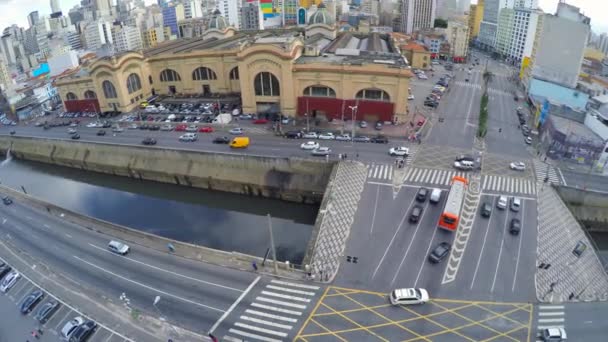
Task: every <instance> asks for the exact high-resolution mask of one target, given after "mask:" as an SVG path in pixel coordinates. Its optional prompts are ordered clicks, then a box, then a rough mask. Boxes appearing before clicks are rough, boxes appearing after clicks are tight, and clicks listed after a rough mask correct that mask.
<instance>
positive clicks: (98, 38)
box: [84, 20, 113, 51]
mask: <svg viewBox="0 0 608 342" xmlns="http://www.w3.org/2000/svg"><path fill="white" fill-rule="evenodd" d="M84 41H85V44H86V47H87V49H89V50H93V51H95V50H99V49H101V48H102V47H103V46H104V45H108V44H112V43H113V40H112V24H111V23H109V22H107V21H104V20H97V21H92V22H90V23H89V24H88V25H87V26H86V27H85V29H84Z"/></svg>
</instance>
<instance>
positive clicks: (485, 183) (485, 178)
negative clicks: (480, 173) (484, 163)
mask: <svg viewBox="0 0 608 342" xmlns="http://www.w3.org/2000/svg"><path fill="white" fill-rule="evenodd" d="M487 184H488V176H485V177H484V178H483V186H482V187H481V188H482V189H486V186H487Z"/></svg>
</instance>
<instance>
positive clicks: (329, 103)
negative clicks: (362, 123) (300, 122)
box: [297, 96, 395, 121]
mask: <svg viewBox="0 0 608 342" xmlns="http://www.w3.org/2000/svg"><path fill="white" fill-rule="evenodd" d="M349 106H357V111H356V118H355V120H366V121H378V120H380V121H393V116H394V113H395V104H394V103H393V102H383V101H372V100H352V99H349V100H342V99H337V98H331V97H307V96H300V97H298V111H297V113H298V116H304V114H306V113H308V114H309V115H310V117H311V118H326V119H328V120H330V119H338V120H341V119H342V118H343V117H344V119H346V120H351V119H352V110H351V109H350V108H348V107H349ZM343 115H344V116H343Z"/></svg>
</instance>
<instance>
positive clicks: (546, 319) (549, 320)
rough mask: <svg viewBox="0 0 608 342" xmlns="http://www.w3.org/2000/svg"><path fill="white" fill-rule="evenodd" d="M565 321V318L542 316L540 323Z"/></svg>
mask: <svg viewBox="0 0 608 342" xmlns="http://www.w3.org/2000/svg"><path fill="white" fill-rule="evenodd" d="M563 321H564V319H563V318H540V319H539V320H538V323H561V322H563Z"/></svg>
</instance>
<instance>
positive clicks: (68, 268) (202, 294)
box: [0, 203, 304, 341]
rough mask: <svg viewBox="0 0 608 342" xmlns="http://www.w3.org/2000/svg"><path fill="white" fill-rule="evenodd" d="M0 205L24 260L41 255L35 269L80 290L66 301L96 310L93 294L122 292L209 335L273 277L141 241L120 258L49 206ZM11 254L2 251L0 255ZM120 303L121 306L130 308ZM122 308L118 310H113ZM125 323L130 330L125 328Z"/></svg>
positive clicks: (0, 229)
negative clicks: (188, 257)
mask: <svg viewBox="0 0 608 342" xmlns="http://www.w3.org/2000/svg"><path fill="white" fill-rule="evenodd" d="M0 210H1V211H0V215H1V217H2V222H3V224H2V225H1V226H0V234H1V235H2V238H3V240H5V241H7V244H8V245H9V246H10V247H11V249H12V250H13V249H14V250H15V251H19V252H20V254H22V256H23V257H24V258H29V259H32V260H36V264H35V265H37V267H36V266H33V268H35V269H46V270H49V273H50V274H48V275H47V276H51V277H61V278H63V280H64V281H67V282H69V283H71V284H70V285H71V286H73V287H74V292H73V293H81V294H82V295H72V297H71V298H68V301H69V302H73V303H72V304H73V305H75V306H77V307H82V308H87V309H90V310H91V311H92V312H97V311H99V309H95V308H94V307H95V304H94V303H95V301H91V300H89V299H96V300H98V301H99V304H102V305H106V304H112V303H114V305H115V304H116V303H119V304H120V303H121V300H120V299H119V298H120V297H121V295H122V294H125V295H126V297H127V298H128V300H129V303H130V306H131V307H132V308H136V309H137V310H138V312H140V313H141V315H143V316H148V317H149V318H150V319H156V320H157V319H158V317H159V315H161V314H162V316H164V317H165V318H166V319H167V320H168V321H169V322H170V323H171V324H172V325H175V326H177V327H179V328H180V329H185V330H186V331H191V332H195V333H197V334H205V333H206V331H209V330H211V328H212V327H213V326H214V324H216V322H218V320H220V317H223V316H224V315H227V316H226V317H224V318H223V322H222V327H221V328H220V329H218V331H219V332H221V331H223V330H222V329H223V325H224V324H225V325H227V326H230V325H231V324H232V323H233V320H238V317H234V316H232V315H230V312H231V311H232V310H233V309H234V307H233V305H235V303H236V305H238V304H239V303H240V302H241V301H242V303H243V305H248V303H249V302H251V299H250V298H249V297H247V295H248V294H249V292H250V291H252V290H253V292H255V291H256V290H257V288H256V287H255V286H254V285H257V286H263V285H265V284H266V283H267V282H269V281H270V279H263V280H262V281H259V278H258V277H257V276H256V275H255V274H253V273H250V272H243V271H237V270H232V269H227V268H224V267H220V266H215V265H210V264H206V263H201V262H196V261H191V260H186V259H182V258H179V257H174V256H172V255H169V254H165V253H159V252H157V251H153V250H149V249H147V248H144V247H141V246H131V247H132V252H131V253H130V254H128V255H127V256H124V257H123V256H120V255H116V254H113V253H110V252H109V251H108V250H107V248H106V245H107V243H108V240H109V238H108V237H107V236H103V235H101V234H98V233H95V232H92V231H90V230H87V229H83V228H80V227H77V226H74V225H72V224H70V223H67V222H65V221H63V220H61V219H60V218H58V217H55V216H52V215H48V214H47V213H46V212H40V211H37V210H34V209H31V208H30V207H28V206H24V205H21V204H19V203H14V204H13V205H11V206H3V207H2V208H1V209H0ZM49 242H52V243H49ZM7 253H8V251H4V250H3V252H2V253H0V256H1V255H4V254H7ZM279 287H280V286H279ZM283 287H285V286H283ZM277 291H280V289H278V290H277ZM83 295H84V296H83ZM156 296H161V300H160V302H159V303H158V304H157V305H156V307H154V306H153V301H154V298H155V297H156ZM118 307H119V309H118V310H119V311H120V310H126V309H125V308H124V307H122V308H121V307H120V305H119V306H118ZM302 311H304V310H302ZM124 313H125V312H122V314H124ZM120 314H121V313H120V312H117V313H116V316H117V317H118V316H120ZM158 324H159V322H158V320H157V325H158ZM125 325H127V326H128V324H125ZM165 328H166V327H165ZM122 329H124V330H127V331H129V332H131V329H129V328H128V327H122ZM132 330H133V334H134V335H135V336H138V337H139V338H138V340H148V341H152V340H159V339H161V340H162V338H163V335H162V334H161V335H159V334H158V333H159V332H155V331H145V332H141V331H137V329H132ZM162 333H166V334H167V335H168V336H173V337H179V336H181V335H180V334H177V335H178V336H174V335H176V334H175V333H174V332H173V331H171V330H163V332H162ZM186 336H188V335H186Z"/></svg>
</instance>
